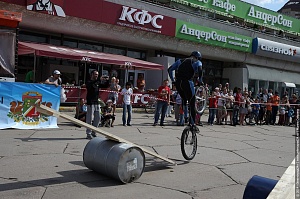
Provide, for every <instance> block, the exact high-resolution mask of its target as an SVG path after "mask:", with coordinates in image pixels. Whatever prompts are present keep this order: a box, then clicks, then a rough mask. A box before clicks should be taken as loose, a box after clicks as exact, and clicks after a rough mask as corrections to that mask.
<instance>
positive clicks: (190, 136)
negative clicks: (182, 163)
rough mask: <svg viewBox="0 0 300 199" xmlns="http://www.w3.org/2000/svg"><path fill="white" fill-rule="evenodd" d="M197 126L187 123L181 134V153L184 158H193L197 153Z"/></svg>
mask: <svg viewBox="0 0 300 199" xmlns="http://www.w3.org/2000/svg"><path fill="white" fill-rule="evenodd" d="M198 132H199V129H198V127H197V126H195V125H194V126H190V125H188V126H187V127H185V129H184V130H183V132H182V134H181V153H182V155H183V157H184V158H185V159H186V160H192V159H194V157H195V155H196V153H197V133H198Z"/></svg>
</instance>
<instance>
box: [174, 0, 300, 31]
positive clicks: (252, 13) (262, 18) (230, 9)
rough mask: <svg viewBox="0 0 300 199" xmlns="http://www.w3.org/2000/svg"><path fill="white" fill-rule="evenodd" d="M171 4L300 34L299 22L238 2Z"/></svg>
mask: <svg viewBox="0 0 300 199" xmlns="http://www.w3.org/2000/svg"><path fill="white" fill-rule="evenodd" d="M171 2H175V3H178V4H182V5H186V6H189V7H192V8H200V9H202V10H206V11H210V12H215V13H217V14H220V15H225V16H228V17H231V18H232V17H237V18H240V19H244V20H245V21H246V22H250V23H253V24H259V25H264V26H266V27H269V28H272V29H282V30H285V31H287V32H290V33H293V34H298V33H299V34H300V20H298V19H295V18H293V17H289V16H286V15H282V14H279V13H277V12H273V11H271V10H267V9H264V8H261V7H258V6H254V5H251V4H248V3H246V2H242V1H239V0H171Z"/></svg>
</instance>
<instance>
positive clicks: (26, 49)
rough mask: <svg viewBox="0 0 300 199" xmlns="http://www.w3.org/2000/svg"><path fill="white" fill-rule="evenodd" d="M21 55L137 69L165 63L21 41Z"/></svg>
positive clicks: (161, 66)
mask: <svg viewBox="0 0 300 199" xmlns="http://www.w3.org/2000/svg"><path fill="white" fill-rule="evenodd" d="M18 54H19V55H25V54H35V55H37V56H44V57H55V58H61V59H70V60H79V61H87V62H94V63H104V64H115V65H120V66H131V67H132V68H133V67H135V68H136V69H144V70H146V69H149V70H163V69H164V67H163V65H160V64H155V63H151V62H147V61H142V60H138V59H134V58H130V57H126V56H123V55H114V54H108V53H102V52H96V51H89V50H81V49H74V48H67V47H64V46H52V45H47V44H36V43H26V42H19V49H18Z"/></svg>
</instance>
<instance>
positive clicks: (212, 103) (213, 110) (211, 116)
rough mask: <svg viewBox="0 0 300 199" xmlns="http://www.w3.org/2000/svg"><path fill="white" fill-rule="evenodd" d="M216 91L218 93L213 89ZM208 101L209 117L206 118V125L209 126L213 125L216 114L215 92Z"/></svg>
mask: <svg viewBox="0 0 300 199" xmlns="http://www.w3.org/2000/svg"><path fill="white" fill-rule="evenodd" d="M215 90H216V91H218V89H215ZM208 101H209V117H208V124H209V125H211V126H212V125H213V124H214V120H215V117H216V113H217V107H218V106H217V102H218V100H217V97H216V92H213V93H212V96H211V97H210V98H209V99H208Z"/></svg>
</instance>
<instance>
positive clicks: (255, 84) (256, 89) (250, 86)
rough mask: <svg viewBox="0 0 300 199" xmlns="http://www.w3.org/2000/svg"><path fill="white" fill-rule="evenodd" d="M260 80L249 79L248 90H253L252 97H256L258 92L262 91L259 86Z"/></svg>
mask: <svg viewBox="0 0 300 199" xmlns="http://www.w3.org/2000/svg"><path fill="white" fill-rule="evenodd" d="M258 86H259V85H258V80H256V79H249V83H248V91H251V92H252V97H256V96H257V94H258V93H259V92H260V91H259V89H260V88H259V87H258Z"/></svg>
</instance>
